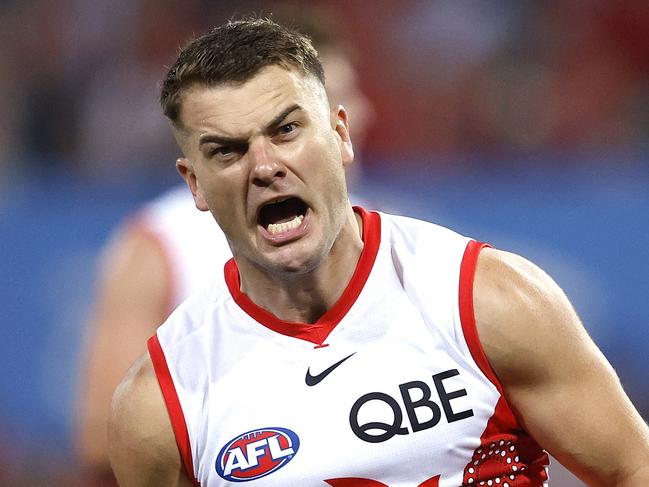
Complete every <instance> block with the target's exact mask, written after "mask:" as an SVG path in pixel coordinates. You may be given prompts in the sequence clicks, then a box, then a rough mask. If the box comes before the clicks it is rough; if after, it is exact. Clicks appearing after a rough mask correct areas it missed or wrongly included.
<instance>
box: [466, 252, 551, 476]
mask: <svg viewBox="0 0 649 487" xmlns="http://www.w3.org/2000/svg"><path fill="white" fill-rule="evenodd" d="M485 247H490V246H489V245H487V244H485V243H481V242H476V241H474V240H472V241H470V242H469V243H468V245H467V247H466V249H465V251H464V256H463V257H462V264H461V266H460V285H459V307H460V321H461V324H462V332H463V334H464V339H465V340H466V343H467V345H468V348H469V352H470V353H471V356H472V358H473V360H474V361H475V363H476V364H477V366H478V368H479V369H480V370H481V371H482V373H483V374H484V375H485V377H486V378H487V379H488V380H489V381H490V382H491V383H492V384H493V385H494V387H496V389H497V390H498V392H499V393H500V398H499V399H498V402H497V403H496V405H495V407H494V412H493V414H492V416H491V418H489V421H488V422H487V425H486V427H485V429H484V431H483V432H482V435H480V445H479V447H478V448H476V450H475V451H474V454H473V457H472V458H471V461H470V462H469V463H468V464H467V466H466V468H465V470H464V480H465V482H473V480H469V479H470V478H472V479H476V478H477V477H476V476H475V472H477V471H478V469H479V466H480V464H481V462H482V461H483V460H484V458H485V455H487V456H489V454H490V452H491V451H493V450H490V449H489V448H496V444H502V442H506V443H507V444H508V445H511V446H510V448H512V449H513V450H511V452H512V454H511V455H509V456H510V457H511V456H512V455H515V457H514V459H513V461H514V463H517V462H519V459H520V460H521V461H522V462H524V463H519V464H518V465H517V467H518V469H519V470H518V471H517V474H515V472H516V470H512V472H508V474H507V475H508V476H512V475H518V477H517V478H516V480H515V482H511V483H510V482H509V481H507V484H508V485H527V486H530V487H542V486H546V485H547V484H546V481H547V480H548V475H547V471H546V468H545V467H546V466H547V465H548V464H549V458H548V455H547V453H546V452H545V451H544V450H543V449H542V448H541V447H540V446H539V445H538V444H537V443H536V441H535V440H534V439H533V438H532V437H531V436H529V435H528V434H527V433H526V432H525V431H524V430H523V429H522V427H521V425H520V424H519V422H518V420H517V419H516V416H515V415H514V413H513V411H512V409H511V407H510V406H509V404H508V402H507V400H506V399H505V394H504V391H503V387H502V384H501V383H500V380H499V379H498V377H497V376H496V373H495V372H494V370H493V369H492V368H491V365H490V364H489V360H488V359H487V355H486V354H485V352H484V349H483V348H482V344H481V343H480V337H479V336H478V330H477V327H476V322H475V314H474V307H473V283H474V278H475V270H476V265H477V263H478V257H479V255H480V251H481V250H482V249H484V248H485ZM523 459H524V460H523ZM523 466H525V469H523V468H521V467H523ZM512 468H513V467H512ZM487 475H488V477H489V478H491V477H492V474H491V473H488V474H487ZM503 478H504V477H503ZM511 479H512V480H513V479H514V477H513V476H512V477H511ZM476 484H477V482H476ZM484 484H485V482H483V481H480V485H484ZM462 485H465V484H464V483H463V484H462ZM494 485H495V484H494ZM501 485H504V482H503V484H501Z"/></svg>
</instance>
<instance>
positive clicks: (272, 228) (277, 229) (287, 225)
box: [268, 215, 304, 234]
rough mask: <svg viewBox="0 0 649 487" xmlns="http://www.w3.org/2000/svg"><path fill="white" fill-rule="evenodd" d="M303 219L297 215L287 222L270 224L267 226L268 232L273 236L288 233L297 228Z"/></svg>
mask: <svg viewBox="0 0 649 487" xmlns="http://www.w3.org/2000/svg"><path fill="white" fill-rule="evenodd" d="M303 219H304V215H298V216H296V217H295V218H293V219H292V220H291V221H288V222H284V223H271V224H270V225H268V232H269V233H273V234H275V233H284V232H288V231H289V230H293V229H295V228H297V227H299V226H300V224H301V223H302V220H303Z"/></svg>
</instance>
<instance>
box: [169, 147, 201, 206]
mask: <svg viewBox="0 0 649 487" xmlns="http://www.w3.org/2000/svg"><path fill="white" fill-rule="evenodd" d="M176 169H177V170H178V174H180V176H181V177H182V178H183V179H184V180H185V183H187V186H188V187H189V190H190V191H191V192H192V196H193V197H194V203H195V204H196V208H198V209H199V210H201V211H209V208H208V206H207V203H206V202H205V198H204V197H203V191H202V190H201V188H200V185H199V184H198V180H197V179H196V174H195V173H194V168H193V167H192V164H191V162H190V161H189V159H187V158H185V157H179V158H178V159H176Z"/></svg>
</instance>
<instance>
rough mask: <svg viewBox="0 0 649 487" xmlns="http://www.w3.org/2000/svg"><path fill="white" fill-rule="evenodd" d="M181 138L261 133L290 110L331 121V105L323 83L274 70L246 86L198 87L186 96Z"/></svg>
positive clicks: (178, 128) (178, 125) (231, 84)
mask: <svg viewBox="0 0 649 487" xmlns="http://www.w3.org/2000/svg"><path fill="white" fill-rule="evenodd" d="M181 102H182V109H181V112H180V116H179V117H178V123H176V124H174V127H175V129H176V130H177V131H179V132H181V134H179V135H186V136H189V135H190V134H196V133H197V132H198V133H203V132H205V131H210V130H217V129H220V130H223V132H224V135H234V133H233V134H229V133H228V132H229V131H230V130H231V131H233V132H235V131H236V132H239V131H241V132H242V133H245V132H250V131H253V130H255V129H259V128H260V127H262V126H264V125H265V124H268V123H270V121H272V120H273V119H275V118H276V117H277V116H278V114H280V113H282V111H283V110H286V109H287V108H288V107H290V106H294V105H296V106H299V107H300V111H303V112H306V113H308V114H310V115H311V117H313V118H318V117H324V118H328V113H329V105H328V102H327V98H326V93H325V90H324V87H322V84H321V83H320V81H319V80H318V79H317V78H315V77H313V76H311V75H306V76H305V75H303V74H302V73H300V72H298V71H296V70H293V69H292V70H286V69H283V68H280V67H278V66H271V67H268V68H265V69H264V70H262V71H260V73H259V74H258V75H256V76H254V77H253V78H252V79H250V80H248V81H246V82H245V83H228V84H220V85H217V86H209V85H206V84H204V83H196V84H194V85H193V86H191V87H188V88H187V89H186V90H185V92H184V93H183V98H182V100H181Z"/></svg>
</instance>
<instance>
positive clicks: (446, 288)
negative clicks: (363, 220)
mask: <svg viewBox="0 0 649 487" xmlns="http://www.w3.org/2000/svg"><path fill="white" fill-rule="evenodd" d="M380 215H381V240H380V247H379V250H378V255H377V258H376V262H375V264H374V266H373V268H372V270H371V273H370V275H369V278H368V280H367V282H366V283H365V285H364V288H363V290H362V291H361V293H360V295H359V297H358V299H357V300H356V301H355V303H354V304H353V306H352V307H351V309H350V310H349V312H348V313H347V314H346V315H345V316H344V317H343V319H342V320H341V321H340V322H339V324H338V325H337V326H336V327H335V328H334V330H333V331H332V332H331V334H330V335H329V337H328V338H327V339H326V340H325V343H326V344H328V346H327V347H325V348H315V347H314V344H313V343H310V342H308V341H305V340H301V339H299V338H294V337H292V336H286V335H283V334H280V333H277V332H275V331H273V330H271V329H269V328H267V327H266V326H264V325H262V324H260V323H258V322H257V321H255V320H254V319H253V318H251V316H249V315H248V314H247V313H246V312H245V311H244V310H242V309H241V308H240V307H239V305H238V304H237V303H236V302H235V301H234V300H233V298H232V296H231V295H230V293H229V291H228V288H227V286H226V283H225V280H224V279H223V278H219V279H217V280H216V281H215V282H214V283H213V285H212V286H211V287H209V289H206V290H204V291H203V292H201V293H199V294H195V295H193V296H192V297H190V299H189V300H187V301H186V302H185V303H183V304H182V305H181V306H180V307H179V308H178V309H177V310H176V311H175V312H174V313H173V314H172V315H171V317H170V318H169V320H168V321H167V322H166V323H165V324H164V325H163V326H162V327H161V328H160V329H159V330H158V332H157V337H158V339H159V342H160V344H161V347H162V350H163V352H164V355H165V357H166V361H167V364H168V367H169V370H170V373H171V377H172V379H173V382H174V385H175V388H176V391H177V394H178V397H179V400H180V404H181V406H182V410H183V414H184V419H185V421H186V424H187V429H188V433H189V439H190V444H191V452H192V458H193V465H194V474H195V476H196V478H197V479H198V480H199V482H200V483H201V485H202V486H203V487H217V486H224V485H237V484H235V483H230V482H227V481H226V480H224V478H222V477H221V476H220V475H219V474H218V473H217V471H216V468H215V463H216V462H217V457H218V456H219V452H220V451H221V449H222V448H223V447H224V446H225V445H227V444H228V442H230V441H231V440H233V439H235V438H237V437H238V436H240V435H242V434H244V433H246V432H250V431H254V430H258V429H263V428H286V429H289V430H291V431H292V432H294V433H295V434H296V435H297V436H298V437H299V441H300V444H299V449H298V450H297V451H296V452H295V454H294V455H293V456H292V458H291V459H290V461H289V462H287V463H286V464H285V465H284V466H283V467H281V468H279V469H278V470H276V471H273V472H272V473H270V474H268V475H266V476H263V477H261V478H259V479H258V480H254V481H248V482H247V484H250V485H251V486H252V485H254V486H255V487H257V486H270V487H272V486H277V487H280V486H281V487H286V486H293V485H295V486H326V485H327V484H326V483H325V482H324V481H325V480H327V479H338V478H346V477H354V478H363V479H373V480H375V481H380V482H382V483H383V484H385V485H388V486H390V487H399V486H417V485H419V484H420V483H422V482H424V481H425V480H427V479H430V478H431V477H434V476H435V475H440V476H441V478H440V480H439V485H440V486H449V487H450V486H458V485H461V484H462V482H463V473H464V470H465V467H466V468H468V467H467V464H469V463H470V462H471V459H472V456H473V455H474V452H475V450H476V449H477V448H478V447H479V445H480V441H481V440H480V438H481V435H482V433H483V431H484V430H485V426H486V425H487V422H488V421H489V419H490V417H491V416H492V415H493V414H494V409H495V406H496V404H497V402H498V400H499V399H500V394H499V392H498V390H497V388H496V387H495V386H494V384H492V383H491V382H490V381H489V380H488V379H487V378H486V377H485V375H484V374H483V373H482V372H481V370H480V368H479V367H478V366H477V365H476V363H475V362H474V360H473V358H472V356H471V353H470V351H469V348H468V345H467V343H466V341H465V338H464V335H463V332H462V326H461V323H460V318H459V305H458V286H459V271H460V264H461V261H462V257H463V254H464V251H465V248H466V246H467V244H468V242H469V239H468V238H466V237H463V236H460V235H458V234H456V233H454V232H452V231H450V230H447V229H445V228H442V227H439V226H436V225H433V224H430V223H425V222H421V221H417V220H413V219H409V218H404V217H397V216H391V215H387V214H380ZM352 353H354V355H352V356H351V357H349V358H348V359H347V360H346V361H345V362H343V363H342V364H340V365H339V366H338V367H336V368H335V370H333V371H332V372H331V373H330V374H329V375H327V376H326V377H325V378H324V379H323V380H322V381H321V382H320V383H318V384H317V385H314V386H311V387H309V386H307V385H306V384H305V374H306V373H307V370H309V371H310V373H311V374H313V375H316V374H318V373H320V372H321V371H323V370H324V369H326V368H327V367H329V366H330V365H332V364H334V363H335V362H337V361H339V360H341V359H343V358H345V357H347V356H348V355H350V354H352ZM453 371H457V374H456V375H453V374H454V372H453ZM440 373H442V374H444V373H447V375H448V374H451V375H450V376H448V377H447V378H445V379H443V380H442V381H441V382H442V385H443V387H444V388H445V390H446V392H447V393H448V394H451V395H453V394H452V393H455V396H454V397H453V398H451V399H450V400H449V402H450V407H451V415H453V414H455V415H458V414H461V413H464V412H466V411H470V412H471V413H472V414H471V415H470V417H466V418H463V419H459V420H456V421H453V422H449V417H448V414H445V412H444V409H443V407H442V401H441V400H440V396H439V394H438V391H437V389H436V384H435V382H434V380H433V376H434V375H435V374H440ZM408 383H410V384H411V385H412V384H415V385H416V386H415V387H413V388H412V389H411V390H410V391H409V392H407V394H409V396H410V399H411V401H413V402H415V403H416V402H417V401H418V400H420V399H421V398H422V395H423V392H421V391H422V390H423V389H422V386H421V383H424V384H425V386H427V387H428V388H429V389H430V391H432V392H431V396H430V400H431V401H433V402H435V403H436V404H437V405H438V406H439V411H440V414H441V418H440V420H439V422H438V423H437V424H436V425H435V426H433V427H428V428H425V429H422V430H421V431H413V424H412V421H410V419H411V418H409V416H408V414H407V413H408V412H407V408H406V407H405V405H404V397H405V396H403V395H402V393H401V391H400V387H399V386H400V385H403V384H408ZM425 386H423V387H425ZM372 392H378V393H381V394H387V395H388V396H391V398H393V399H394V401H395V402H396V403H397V404H398V405H399V409H400V411H401V412H402V421H401V424H399V425H397V427H403V428H406V429H407V431H408V433H407V434H396V435H394V436H392V437H390V438H389V439H386V440H385V441H379V442H369V441H366V440H363V439H362V438H360V437H359V436H358V435H357V434H356V433H355V432H354V431H353V429H352V427H351V426H350V421H351V420H350V416H351V414H350V413H351V410H352V408H353V406H354V404H355V403H357V401H358V400H359V398H361V397H362V396H364V395H365V394H368V393H372ZM382 397H385V396H382ZM414 411H415V414H416V418H417V419H416V421H418V422H420V423H425V422H426V421H427V420H429V419H431V417H432V416H433V410H432V409H431V408H430V407H427V406H419V407H416V408H414ZM394 414H395V413H394V411H392V410H391V408H390V406H389V404H387V403H386V402H383V401H381V400H369V401H367V402H366V403H365V404H363V405H362V406H361V407H360V409H359V411H358V414H357V422H358V423H359V424H360V425H363V424H365V423H368V422H372V421H374V422H377V421H378V422H382V423H386V424H388V425H391V424H393V423H394V422H395V419H394ZM466 414H468V413H466ZM368 433H369V434H370V435H374V436H375V437H376V435H380V434H381V433H382V431H381V429H380V428H379V430H373V431H369V432H368ZM260 448H261V447H260ZM269 448H270V445H267V446H266V450H263V451H261V453H259V452H258V454H259V455H263V454H264V452H266V453H268V452H269V450H268V449H269ZM253 450H254V449H253ZM275 451H277V445H275ZM253 453H254V451H253ZM248 454H250V452H248ZM498 454H500V451H499V452H498ZM502 455H503V458H504V455H505V450H504V449H503V453H502ZM253 456H254V455H253ZM517 458H518V457H517ZM248 460H250V458H249V456H248ZM231 461H232V460H231ZM252 463H254V458H253V459H252V460H250V464H252ZM230 467H232V465H230ZM235 473H236V470H235ZM330 485H336V484H334V483H332V484H330ZM338 485H343V484H338ZM348 485H353V484H348ZM368 485H369V484H368ZM372 485H374V484H372ZM376 485H381V484H376ZM426 485H434V484H426ZM485 485H486V484H485ZM494 485H498V484H494ZM500 485H504V484H500ZM510 485H511V486H513V485H515V484H514V483H511V484H510Z"/></svg>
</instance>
